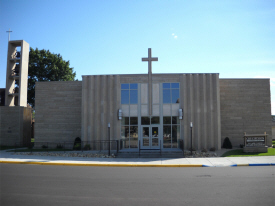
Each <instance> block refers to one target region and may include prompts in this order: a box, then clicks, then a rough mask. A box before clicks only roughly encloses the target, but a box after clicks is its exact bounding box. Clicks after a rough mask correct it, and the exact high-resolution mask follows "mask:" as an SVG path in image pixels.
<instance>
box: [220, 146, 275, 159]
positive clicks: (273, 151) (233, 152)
mask: <svg viewBox="0 0 275 206" xmlns="http://www.w3.org/2000/svg"><path fill="white" fill-rule="evenodd" d="M251 156H275V148H268V151H267V153H244V152H243V150H242V149H236V150H231V151H228V152H226V153H224V154H223V155H222V157H251Z"/></svg>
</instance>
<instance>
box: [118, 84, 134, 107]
mask: <svg viewBox="0 0 275 206" xmlns="http://www.w3.org/2000/svg"><path fill="white" fill-rule="evenodd" d="M137 103H138V84H121V104H137Z"/></svg>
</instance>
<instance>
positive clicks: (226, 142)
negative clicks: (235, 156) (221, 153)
mask: <svg viewBox="0 0 275 206" xmlns="http://www.w3.org/2000/svg"><path fill="white" fill-rule="evenodd" d="M222 147H223V148H225V149H232V144H231V142H230V139H229V138H228V137H226V138H225V139H224V141H223V145H222Z"/></svg>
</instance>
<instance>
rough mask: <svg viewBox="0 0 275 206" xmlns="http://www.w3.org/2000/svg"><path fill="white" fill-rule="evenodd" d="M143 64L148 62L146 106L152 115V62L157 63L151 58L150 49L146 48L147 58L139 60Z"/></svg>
mask: <svg viewBox="0 0 275 206" xmlns="http://www.w3.org/2000/svg"><path fill="white" fill-rule="evenodd" d="M141 60H142V61H143V62H144V61H148V100H149V101H148V104H149V115H150V116H151V115H152V61H158V58H157V57H152V54H151V48H148V57H145V58H142V59H141Z"/></svg>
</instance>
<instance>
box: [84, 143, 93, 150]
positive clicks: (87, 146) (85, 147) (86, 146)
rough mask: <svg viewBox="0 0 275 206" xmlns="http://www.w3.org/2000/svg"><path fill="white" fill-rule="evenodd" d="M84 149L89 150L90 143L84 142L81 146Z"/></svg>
mask: <svg viewBox="0 0 275 206" xmlns="http://www.w3.org/2000/svg"><path fill="white" fill-rule="evenodd" d="M83 149H84V150H90V149H91V146H90V144H85V146H84V147H83Z"/></svg>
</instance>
